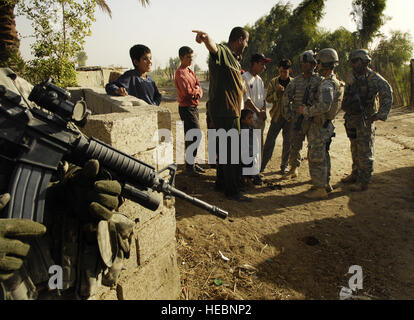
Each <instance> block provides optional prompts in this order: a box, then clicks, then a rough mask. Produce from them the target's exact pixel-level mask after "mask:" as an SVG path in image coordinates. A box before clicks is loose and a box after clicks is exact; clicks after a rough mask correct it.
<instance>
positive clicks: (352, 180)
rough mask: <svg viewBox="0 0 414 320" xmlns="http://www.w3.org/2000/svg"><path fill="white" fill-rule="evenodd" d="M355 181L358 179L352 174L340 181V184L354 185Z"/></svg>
mask: <svg viewBox="0 0 414 320" xmlns="http://www.w3.org/2000/svg"><path fill="white" fill-rule="evenodd" d="M357 179H358V177H357V175H356V174H355V173H353V172H352V173H351V174H350V175H348V176H347V177H345V178H343V179H341V182H342V183H355V182H357Z"/></svg>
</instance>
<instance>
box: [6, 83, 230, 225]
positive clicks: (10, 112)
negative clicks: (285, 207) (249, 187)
mask: <svg viewBox="0 0 414 320" xmlns="http://www.w3.org/2000/svg"><path fill="white" fill-rule="evenodd" d="M69 98H70V94H69V92H67V91H66V90H64V89H62V88H60V87H58V86H56V85H54V84H53V83H51V82H50V81H44V82H42V83H41V84H38V85H36V86H35V87H34V88H33V90H32V91H31V93H30V95H29V100H30V101H33V102H35V103H36V104H37V105H38V106H40V107H42V108H44V109H46V110H48V111H49V112H48V111H46V110H42V109H40V108H31V109H29V108H27V107H26V106H24V105H23V104H22V103H21V96H19V95H16V94H15V93H13V92H12V91H10V90H8V89H6V88H5V87H4V86H2V85H0V157H2V158H5V159H7V160H9V161H13V162H14V163H15V164H16V165H15V169H14V173H13V176H12V181H11V184H10V187H9V193H10V196H11V198H10V201H9V203H8V205H7V207H6V208H5V209H4V210H3V212H6V216H5V217H6V218H21V219H30V220H34V221H37V222H40V223H42V221H43V211H44V206H45V198H46V188H47V186H48V183H49V181H50V179H51V177H52V174H53V173H54V172H55V171H56V170H57V168H58V164H59V162H60V161H61V160H66V161H69V162H71V163H74V164H76V165H80V166H82V165H83V164H84V163H85V162H86V161H87V160H89V159H96V160H98V161H99V163H100V165H101V167H103V168H104V169H105V170H106V171H107V172H109V173H110V174H111V178H113V179H116V180H118V181H119V182H120V183H121V185H122V193H121V195H122V196H124V197H125V198H127V199H130V200H132V201H134V202H137V203H139V204H140V205H142V206H144V207H145V208H148V209H150V210H153V211H155V210H156V209H157V208H158V206H159V204H160V202H161V200H162V198H161V197H159V196H157V194H156V193H153V192H152V191H157V192H161V193H163V194H164V195H165V196H175V197H179V198H181V199H183V200H186V201H189V202H191V203H192V204H194V205H195V206H197V207H200V208H202V209H204V210H207V211H208V212H210V213H212V214H214V215H216V216H218V217H220V218H222V219H225V218H226V217H227V215H228V212H227V211H224V210H222V209H220V208H218V207H216V206H213V205H210V204H208V203H206V202H204V201H202V200H200V199H197V198H194V197H191V196H189V195H188V194H186V193H184V192H182V191H180V190H178V189H176V188H174V187H173V184H174V179H175V174H176V170H177V166H176V165H175V164H172V165H169V166H168V167H166V168H164V169H162V170H160V171H156V170H155V168H154V167H152V166H150V165H149V164H146V163H144V162H142V161H140V160H138V159H135V158H133V157H131V156H129V155H127V154H125V153H123V152H121V151H119V150H116V149H115V148H113V147H111V146H109V145H106V144H105V143H103V142H101V141H99V140H97V139H95V138H93V137H91V138H88V137H86V136H85V135H83V134H82V133H81V132H80V131H79V129H78V128H77V127H76V126H75V125H73V123H75V124H78V125H82V124H84V123H85V122H86V118H87V116H88V114H89V113H90V112H89V110H88V109H87V108H86V103H85V102H83V101H82V100H81V101H79V102H78V103H76V104H74V103H72V102H71V101H69ZM5 150H7V151H8V152H5ZM10 150H17V152H11V153H12V155H10ZM166 170H168V171H169V178H168V181H167V180H165V179H163V178H161V177H160V174H161V173H162V172H164V171H166Z"/></svg>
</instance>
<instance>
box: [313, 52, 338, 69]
mask: <svg viewBox="0 0 414 320" xmlns="http://www.w3.org/2000/svg"><path fill="white" fill-rule="evenodd" d="M316 60H317V61H318V62H320V63H321V64H322V67H330V68H332V67H335V66H337V65H338V63H339V57H338V53H337V52H336V50H335V49H332V48H325V49H322V50H320V51H319V52H318V53H317V54H316Z"/></svg>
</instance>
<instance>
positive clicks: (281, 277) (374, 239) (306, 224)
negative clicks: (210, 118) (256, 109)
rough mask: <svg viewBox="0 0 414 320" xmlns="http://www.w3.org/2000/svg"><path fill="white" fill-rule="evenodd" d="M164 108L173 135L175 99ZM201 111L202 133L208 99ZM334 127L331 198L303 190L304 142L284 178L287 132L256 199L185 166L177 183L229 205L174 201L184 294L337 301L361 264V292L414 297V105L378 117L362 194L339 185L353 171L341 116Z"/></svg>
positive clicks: (378, 296)
mask: <svg viewBox="0 0 414 320" xmlns="http://www.w3.org/2000/svg"><path fill="white" fill-rule="evenodd" d="M162 105H163V106H166V107H167V108H169V109H170V110H171V113H172V120H173V132H174V135H175V130H174V129H175V121H178V120H179V115H178V110H177V109H178V106H177V103H176V102H164V103H163V104H162ZM199 108H200V123H201V126H202V129H203V132H204V134H205V133H206V125H205V123H206V122H205V101H202V103H201V105H200V107H199ZM268 126H269V120H268V123H267V127H268ZM335 127H336V130H335V131H336V137H335V138H334V139H333V142H332V145H331V152H330V154H331V162H332V177H331V182H332V184H333V185H335V184H337V185H336V188H335V190H334V191H333V192H332V193H331V194H330V195H329V199H327V200H322V201H312V200H308V199H306V198H305V197H303V193H304V192H305V191H306V190H308V188H309V187H310V184H309V183H310V177H309V169H308V163H307V161H306V143H305V145H304V149H303V150H302V157H303V158H304V160H303V162H302V165H301V167H300V172H299V173H300V175H299V177H298V178H297V179H294V180H288V181H284V180H281V176H280V175H279V174H278V173H277V172H278V170H279V166H280V156H281V142H282V141H281V140H282V137H281V135H279V136H278V139H277V144H276V148H275V151H274V154H273V158H272V159H271V161H270V162H269V164H268V166H267V169H266V170H265V172H264V176H265V178H264V184H263V185H262V186H255V187H254V188H253V189H250V190H249V191H248V194H249V196H250V197H251V198H253V202H251V203H239V202H236V201H231V200H227V199H226V198H225V196H224V195H223V194H221V193H218V192H216V191H214V181H215V170H214V169H211V168H209V167H208V166H207V165H205V166H204V167H205V168H206V173H205V174H203V175H202V176H201V177H199V178H195V177H189V176H187V175H186V174H185V173H183V172H182V166H179V168H180V170H179V171H178V174H177V178H176V187H177V188H179V189H181V190H183V191H185V192H187V193H188V194H190V195H193V196H196V197H198V198H200V199H202V200H204V201H207V202H209V203H211V204H215V205H217V206H219V207H221V208H223V209H225V210H228V211H229V217H228V218H227V219H226V220H222V219H220V218H217V217H215V216H213V215H210V214H209V213H207V212H206V211H203V210H202V209H198V208H197V207H194V206H192V205H191V204H188V203H186V202H184V201H182V200H180V199H177V200H176V214H177V243H178V248H177V249H178V255H179V261H178V263H179V267H180V272H181V284H182V294H181V299H237V300H241V299H283V300H285V299H288V300H289V299H339V292H340V290H341V287H348V280H349V279H350V277H351V276H352V274H350V273H348V270H349V267H350V266H352V265H359V266H361V267H362V271H363V289H360V290H358V296H360V299H414V108H412V107H404V108H393V110H392V112H391V114H390V117H389V118H388V121H387V122H380V121H379V122H377V123H376V127H377V131H376V140H375V166H374V174H373V177H372V180H371V185H370V187H369V189H368V190H367V191H365V192H361V193H353V192H350V191H348V190H347V189H346V187H345V186H343V185H341V184H340V183H339V181H340V179H341V178H343V177H344V176H345V175H346V174H348V173H349V172H350V170H351V154H350V144H349V140H348V138H347V137H346V134H345V130H344V126H343V120H342V115H341V114H340V115H339V116H338V117H337V119H336V120H335ZM266 131H267V128H266ZM220 252H221V254H222V255H223V256H224V257H226V258H228V259H229V260H225V259H224V258H223V257H222V256H221V254H220Z"/></svg>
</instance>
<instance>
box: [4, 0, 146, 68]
mask: <svg viewBox="0 0 414 320" xmlns="http://www.w3.org/2000/svg"><path fill="white" fill-rule="evenodd" d="M139 1H140V3H141V5H142V6H143V7H145V6H146V5H147V4H149V3H150V0H139ZM17 2H18V0H0V67H2V66H7V64H8V61H9V58H10V57H12V56H15V57H20V50H19V46H20V40H19V37H18V35H17V30H16V21H15V15H14V9H15V7H16V4H17ZM96 5H97V6H98V7H99V8H101V9H102V11H103V12H105V13H107V14H108V15H109V16H110V17H111V16H112V11H111V9H110V8H109V6H108V4H107V3H106V1H105V0H96Z"/></svg>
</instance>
